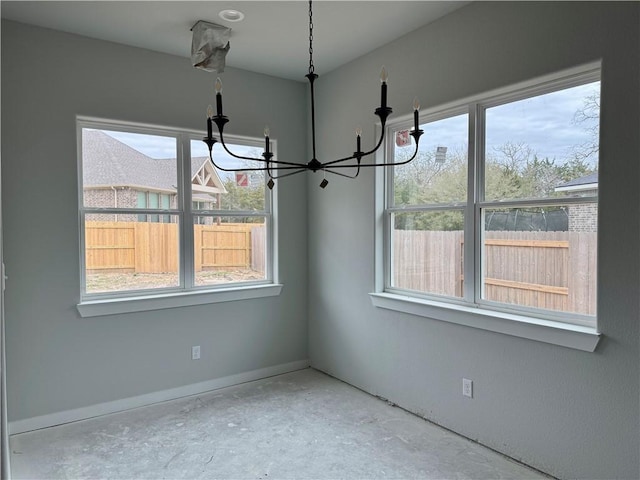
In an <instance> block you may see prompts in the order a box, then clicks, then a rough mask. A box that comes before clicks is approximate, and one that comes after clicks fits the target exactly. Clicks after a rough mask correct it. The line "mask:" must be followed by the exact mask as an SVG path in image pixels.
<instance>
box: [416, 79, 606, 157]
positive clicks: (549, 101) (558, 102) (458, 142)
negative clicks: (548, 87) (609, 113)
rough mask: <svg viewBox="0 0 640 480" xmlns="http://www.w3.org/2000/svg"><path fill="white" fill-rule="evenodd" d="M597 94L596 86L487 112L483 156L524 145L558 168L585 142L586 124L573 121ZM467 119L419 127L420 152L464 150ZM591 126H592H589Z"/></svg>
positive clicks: (450, 120) (512, 104) (464, 117)
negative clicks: (586, 101)
mask: <svg viewBox="0 0 640 480" xmlns="http://www.w3.org/2000/svg"><path fill="white" fill-rule="evenodd" d="M597 91H599V82H595V83H592V84H587V85H581V86H578V87H573V88H570V89H566V90H561V91H558V92H553V93H550V94H546V95H541V96H538V97H532V98H528V99H525V100H520V101H517V102H512V103H508V104H505V105H500V106H496V107H491V108H488V109H487V112H486V137H485V138H486V140H485V143H486V150H485V151H486V153H487V155H490V154H491V153H492V152H493V151H494V150H495V148H497V147H499V146H501V145H504V144H505V143H507V142H511V143H516V144H517V143H520V142H522V143H524V144H527V145H528V146H529V147H531V148H532V149H533V151H534V152H535V153H536V154H537V155H538V157H539V158H545V157H548V158H549V159H555V160H556V164H562V163H564V161H565V160H566V159H568V158H569V157H570V154H571V151H572V148H573V147H574V146H576V145H580V144H582V143H584V142H586V141H588V140H589V138H590V134H589V132H588V131H587V127H588V126H590V125H589V124H586V123H585V124H576V123H575V122H574V120H573V117H574V114H575V112H576V111H577V110H579V109H580V108H582V106H583V104H584V99H585V97H587V96H588V95H589V94H591V93H592V92H597ZM467 122H468V117H467V115H460V116H457V117H451V118H447V119H444V120H440V121H436V122H432V123H429V124H425V125H421V128H422V129H423V130H425V134H424V135H423V137H422V138H421V139H420V150H421V151H435V149H436V147H438V146H446V147H448V148H449V149H453V150H456V149H458V150H464V149H466V145H467V141H468V140H467ZM591 125H593V123H592V124H591Z"/></svg>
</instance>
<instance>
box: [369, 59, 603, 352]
mask: <svg viewBox="0 0 640 480" xmlns="http://www.w3.org/2000/svg"><path fill="white" fill-rule="evenodd" d="M594 81H600V82H602V74H601V64H600V62H593V63H590V64H587V65H583V66H579V67H576V68H573V69H568V70H565V71H562V72H559V73H556V74H551V75H546V76H544V77H539V78H536V79H532V80H529V81H526V82H521V83H519V84H516V85H512V86H509V87H505V88H501V89H498V90H494V91H491V92H486V93H483V94H479V95H476V96H473V97H468V98H465V99H462V100H460V101H457V102H452V103H450V104H446V105H441V106H439V107H434V108H432V109H428V110H425V111H423V112H421V115H420V123H421V124H424V123H428V122H433V121H437V120H440V119H444V118H449V117H453V116H455V115H459V114H465V113H467V114H468V121H469V129H468V136H469V137H468V159H467V160H468V165H467V199H466V202H464V204H460V203H448V204H442V205H440V204H438V205H422V206H420V205H410V206H401V205H395V203H394V190H393V188H394V185H393V183H394V175H393V167H387V168H385V169H384V170H382V169H381V171H380V172H376V191H377V194H376V213H377V215H378V221H377V223H376V279H375V291H374V292H373V293H371V300H372V303H373V304H374V306H376V307H380V308H385V309H390V310H394V311H401V312H405V313H411V314H414V315H419V316H423V317H428V318H432V319H435V320H442V321H448V322H452V323H457V324H461V325H466V326H470V327H474V328H480V329H484V330H490V331H494V332H499V333H505V334H508V335H514V336H518V337H524V338H530V339H533V340H538V341H543V342H547V343H553V344H557V345H562V346H567V347H571V348H577V349H580V350H586V351H593V350H594V349H595V347H596V345H597V343H598V341H599V337H600V334H599V332H598V330H597V315H596V316H588V315H580V314H576V313H571V312H555V311H551V310H543V309H537V308H533V307H524V306H512V305H509V304H505V303H500V302H495V301H490V300H483V299H482V285H483V282H482V265H481V258H482V257H481V254H482V248H483V245H484V243H483V237H482V235H483V232H484V227H483V222H482V212H483V210H484V209H487V208H491V207H496V206H500V207H525V206H526V207H530V206H533V207H537V206H548V205H557V204H561V205H567V204H572V203H595V204H596V205H597V204H598V202H597V195H596V196H590V197H580V198H572V197H566V198H562V197H561V198H558V199H557V200H556V199H534V200H532V199H516V200H513V201H511V200H510V201H507V202H504V201H503V202H500V201H495V200H494V201H485V200H484V197H483V195H484V165H485V163H484V162H485V158H484V154H485V151H484V150H485V148H484V139H485V112H486V110H487V109H489V108H491V107H493V106H498V105H502V104H506V103H510V102H515V101H518V100H522V99H526V98H531V97H535V96H538V95H543V94H546V93H551V92H555V91H558V90H562V89H565V88H570V87H573V86H578V85H583V84H587V83H590V82H594ZM411 127H412V122H411V118H409V117H408V116H407V117H404V118H401V119H399V120H398V121H396V122H392V123H390V124H388V125H387V126H386V134H387V135H386V138H387V139H392V138H394V132H395V131H397V130H402V129H405V128H406V129H410V128H411ZM378 128H379V126H378ZM393 155H394V142H392V141H391V140H387V145H386V148H385V150H384V152H383V153H382V154H379V158H378V160H379V161H384V160H385V159H386V160H387V161H390V160H391V159H393V158H394V157H393ZM430 210H431V211H434V210H463V211H464V215H465V220H464V242H465V243H464V251H463V254H464V258H465V261H464V263H463V274H464V278H465V279H472V281H471V282H467V281H465V282H464V287H463V292H462V297H461V298H456V297H449V296H443V295H437V294H431V293H427V292H419V291H413V290H405V289H400V288H396V287H393V286H392V276H393V271H392V265H393V263H392V262H393V259H392V255H393V245H392V229H393V225H392V221H393V220H392V216H393V214H394V213H398V212H411V211H417V212H420V211H430ZM599 236H600V233H598V237H599Z"/></svg>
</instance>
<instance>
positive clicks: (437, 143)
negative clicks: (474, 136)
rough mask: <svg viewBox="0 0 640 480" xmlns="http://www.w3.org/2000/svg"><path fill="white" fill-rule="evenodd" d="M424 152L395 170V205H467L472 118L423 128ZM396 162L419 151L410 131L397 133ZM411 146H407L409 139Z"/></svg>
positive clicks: (451, 120)
mask: <svg viewBox="0 0 640 480" xmlns="http://www.w3.org/2000/svg"><path fill="white" fill-rule="evenodd" d="M420 128H422V129H423V130H424V135H423V136H422V137H421V139H420V151H419V152H418V155H417V156H416V158H414V159H413V160H412V161H411V162H409V163H408V164H407V165H402V166H399V167H394V177H393V190H394V197H395V198H394V202H395V205H423V204H438V203H456V202H465V201H466V199H467V139H468V133H467V132H468V128H469V124H468V115H466V114H465V115H458V116H456V117H450V118H445V119H443V120H437V121H434V122H429V123H426V124H424V125H421V126H420ZM394 135H395V147H394V148H395V149H394V161H395V162H398V161H402V160H405V159H408V158H410V156H411V155H412V154H413V151H414V149H415V143H414V142H413V137H410V136H409V135H408V130H404V131H396V132H394ZM407 138H408V139H410V140H411V143H407V144H406V145H405V143H406V139H407Z"/></svg>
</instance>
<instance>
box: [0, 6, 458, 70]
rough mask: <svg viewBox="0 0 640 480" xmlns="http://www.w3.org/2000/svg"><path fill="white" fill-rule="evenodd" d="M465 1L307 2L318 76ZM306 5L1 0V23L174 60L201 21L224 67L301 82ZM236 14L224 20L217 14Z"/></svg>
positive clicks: (185, 48)
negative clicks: (214, 30)
mask: <svg viewBox="0 0 640 480" xmlns="http://www.w3.org/2000/svg"><path fill="white" fill-rule="evenodd" d="M468 3H469V2H467V1H415V0H414V1H367V0H359V1H337V0H323V1H316V2H315V3H314V4H313V22H314V29H313V35H314V45H313V49H314V52H313V59H314V64H315V71H316V73H318V74H322V73H328V72H330V71H331V70H333V69H335V68H337V67H339V66H341V65H344V64H345V63H348V62H349V61H351V60H353V59H355V58H357V57H359V56H361V55H364V54H366V53H368V52H370V51H372V50H374V49H376V48H377V47H380V46H382V45H384V44H386V43H388V42H390V41H392V40H394V39H396V38H399V37H401V36H403V35H404V34H406V33H408V32H410V31H412V30H415V29H417V28H419V27H421V26H422V25H425V24H427V23H430V22H433V21H434V20H436V19H438V18H440V17H442V16H444V15H446V14H448V13H450V12H452V11H453V10H456V9H458V8H460V7H462V6H464V5H466V4H468ZM308 7H309V5H308V2H307V1H305V0H291V1H286V2H283V1H242V0H240V1H238V0H235V1H195V2H192V1H135V2H128V1H95V2H94V1H5V0H3V1H2V2H1V3H0V14H1V16H2V18H6V19H10V20H15V21H18V22H22V23H29V24H33V25H38V26H41V27H46V28H53V29H56V30H62V31H65V32H70V33H75V34H79V35H84V36H88V37H93V38H97V39H101V40H107V41H112V42H118V43H123V44H126V45H132V46H135V47H141V48H146V49H150V50H155V51H158V52H164V53H169V54H172V55H178V56H181V57H187V58H188V57H190V55H191V31H190V29H191V27H192V26H193V25H194V24H195V23H196V22H197V21H198V20H205V21H208V22H211V23H217V24H220V25H225V26H228V27H231V28H232V33H231V39H230V44H231V49H230V51H229V53H228V54H227V59H226V60H227V65H228V66H232V67H236V68H242V69H246V70H251V71H254V72H260V73H265V74H268V75H273V76H277V77H282V78H289V79H293V80H300V81H305V79H304V75H305V74H306V73H307V72H308V65H309V43H308V42H309V39H308V37H309V31H308V28H309V25H308V19H309V17H308ZM224 9H234V10H239V11H241V12H243V13H244V14H245V18H244V20H242V21H241V22H236V23H232V22H229V21H225V20H222V19H221V18H220V17H219V16H218V13H219V12H220V11H221V10H224Z"/></svg>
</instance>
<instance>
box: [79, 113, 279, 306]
mask: <svg viewBox="0 0 640 480" xmlns="http://www.w3.org/2000/svg"><path fill="white" fill-rule="evenodd" d="M83 128H97V129H105V130H116V131H131V132H134V133H143V134H151V135H154V134H155V135H161V134H165V135H169V136H175V137H176V140H177V146H178V150H180V149H181V145H182V146H183V147H184V148H182V152H177V155H178V156H180V155H182V157H183V158H187V159H189V158H190V157H191V152H190V142H189V141H186V142H184V143H181V139H188V138H191V139H194V138H202V136H203V132H197V131H191V130H188V129H181V128H171V127H163V126H157V125H150V124H140V123H131V122H126V121H118V120H107V119H102V118H95V117H87V116H77V117H76V139H77V145H78V147H77V148H78V150H77V151H78V153H79V154H78V166H79V168H78V205H79V209H78V216H79V229H80V230H79V235H80V252H79V255H80V275H81V279H80V280H81V287H82V291H81V295H80V302H79V303H78V304H77V305H76V308H77V310H78V312H79V313H80V316H82V317H94V316H103V315H114V314H122V313H132V312H143V311H150V310H162V309H167V308H178V307H186V306H193V305H204V304H210V303H221V302H233V301H242V300H250V299H255V298H265V297H272V296H278V295H280V293H281V291H282V287H283V285H282V284H280V283H278V278H279V272H278V253H277V252H278V243H277V241H278V237H277V192H276V191H275V190H265V191H266V192H267V195H266V198H265V202H266V204H265V211H266V212H267V215H266V217H267V223H268V224H269V227H268V229H267V245H268V247H269V248H267V258H266V269H267V276H266V279H265V280H260V281H254V282H242V283H235V284H223V285H215V286H211V285H206V286H196V285H193V282H192V280H191V279H190V278H189V275H187V274H188V273H189V272H190V271H191V270H192V265H193V249H192V248H188V247H187V245H193V231H192V229H189V228H180V231H179V232H180V233H179V235H180V239H179V241H180V251H181V258H182V260H183V261H182V262H181V265H180V269H181V270H182V275H180V277H181V278H182V280H181V283H180V285H179V286H177V287H175V288H169V289H153V290H138V291H131V290H129V291H123V292H113V293H109V292H107V293H100V294H87V293H86V292H85V291H84V288H85V285H86V280H85V275H86V273H85V248H84V233H83V232H84V215H83V214H82V212H83V210H84V204H83V202H84V197H83V181H82V158H81V155H80V152H81V151H82V135H81V133H82V129H83ZM227 137H229V140H230V141H237V142H242V143H245V144H252V143H255V144H256V146H260V145H262V144H261V143H260V142H259V140H257V139H255V138H250V137H244V136H240V135H227ZM272 146H273V151H276V152H277V142H276V140H272ZM178 165H180V162H179V163H178ZM190 168H191V162H190V161H182V170H181V171H180V170H179V171H178V172H177V174H178V182H179V183H181V184H182V185H184V188H183V189H181V195H180V196H179V198H178V205H177V208H174V209H170V210H163V209H157V210H154V211H152V212H149V214H158V215H161V214H169V215H177V216H179V217H181V218H180V221H181V222H182V224H183V225H188V224H189V225H190V224H193V217H194V216H195V215H197V214H198V211H195V212H194V210H193V209H192V204H191V202H190V201H188V200H187V199H190V198H191V182H189V181H183V179H184V178H190V176H191V171H190ZM125 210H127V209H119V211H125ZM133 210H139V209H133ZM125 213H126V212H125ZM224 213H225V214H228V213H229V212H226V211H225V212H224ZM243 213H246V214H248V215H253V214H255V212H241V211H237V212H236V211H234V215H235V216H242V215H243ZM190 266H191V267H190ZM190 268H191V270H190Z"/></svg>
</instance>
